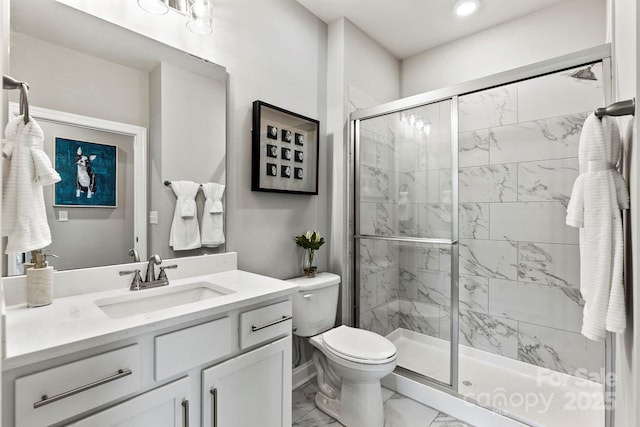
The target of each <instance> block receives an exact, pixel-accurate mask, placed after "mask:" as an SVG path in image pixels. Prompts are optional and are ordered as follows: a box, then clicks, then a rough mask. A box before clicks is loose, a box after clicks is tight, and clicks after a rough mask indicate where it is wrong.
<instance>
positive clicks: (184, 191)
mask: <svg viewBox="0 0 640 427" xmlns="http://www.w3.org/2000/svg"><path fill="white" fill-rule="evenodd" d="M171 189H172V190H173V193H174V194H175V195H176V197H177V200H176V208H175V210H174V213H173V222H172V223H171V232H170V233H169V246H171V247H173V250H174V251H185V250H188V249H197V248H199V247H201V244H200V229H199V228H198V217H197V215H196V200H195V199H196V195H197V194H198V190H199V189H200V185H198V184H197V183H195V182H191V181H171Z"/></svg>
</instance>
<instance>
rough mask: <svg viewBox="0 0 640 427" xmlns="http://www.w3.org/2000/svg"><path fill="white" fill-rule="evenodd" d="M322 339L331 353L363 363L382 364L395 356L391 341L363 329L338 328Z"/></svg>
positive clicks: (323, 335) (394, 348) (328, 332)
mask: <svg viewBox="0 0 640 427" xmlns="http://www.w3.org/2000/svg"><path fill="white" fill-rule="evenodd" d="M322 338H323V340H324V343H325V345H326V346H327V348H328V349H329V350H330V351H332V352H333V353H336V354H337V355H338V356H345V357H346V358H347V359H356V360H358V361H361V362H363V363H366V362H369V363H376V362H378V363H379V362H384V361H387V360H388V359H390V358H392V357H393V356H395V354H396V346H395V345H393V343H392V342H391V341H389V340H388V339H386V338H385V337H383V336H380V335H378V334H375V333H373V332H370V331H365V330H364V329H356V328H350V327H348V326H344V325H343V326H338V327H337V328H335V329H331V330H330V331H327V332H325V333H324V334H322Z"/></svg>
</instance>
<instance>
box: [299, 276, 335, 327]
mask: <svg viewBox="0 0 640 427" xmlns="http://www.w3.org/2000/svg"><path fill="white" fill-rule="evenodd" d="M288 281H290V282H294V283H295V284H296V285H298V286H299V288H298V292H296V293H295V294H293V333H294V335H298V336H301V337H310V336H313V335H318V334H319V333H322V332H324V331H328V330H329V329H331V328H333V326H334V324H335V321H336V310H337V309H338V293H339V290H340V276H338V275H337V274H332V273H318V274H316V276H315V277H305V276H303V277H296V278H293V279H289V280H288Z"/></svg>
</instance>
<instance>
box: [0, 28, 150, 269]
mask: <svg viewBox="0 0 640 427" xmlns="http://www.w3.org/2000/svg"><path fill="white" fill-rule="evenodd" d="M10 61H11V64H10V68H11V74H12V75H14V76H15V78H17V79H19V80H24V81H27V82H29V85H30V89H31V90H30V93H29V94H30V97H29V98H30V99H29V101H30V104H31V105H32V106H36V107H41V108H48V109H54V110H58V111H63V112H68V113H74V114H80V115H85V116H91V117H95V118H100V119H105V120H113V121H120V122H124V123H130V124H135V125H139V126H143V127H147V126H148V121H149V118H148V117H149V113H148V111H149V108H148V104H149V77H148V74H146V73H144V72H141V71H138V70H135V69H132V68H128V67H124V66H122V65H119V64H115V63H113V62H109V61H104V60H102V59H99V58H96V57H93V56H90V55H86V54H83V53H79V52H77V51H74V50H70V49H67V48H65V47H62V46H59V45H56V44H52V43H49V42H46V41H43V40H39V39H36V38H33V37H29V36H26V35H23V34H19V33H13V34H12V38H11V55H10ZM11 100H12V101H14V102H15V101H17V93H16V94H14V93H12V94H11ZM40 126H41V127H42V129H43V131H44V134H45V151H46V152H47V154H48V155H49V157H50V158H51V159H52V161H53V141H54V140H55V137H56V136H60V137H65V138H69V139H78V140H83V141H90V142H97V143H103V144H112V145H117V146H118V208H115V209H110V208H79V207H65V208H59V207H55V208H54V207H53V200H52V199H53V186H49V187H47V188H45V191H44V194H45V205H46V207H47V217H48V219H49V225H50V228H51V236H52V241H53V243H52V244H51V246H50V247H49V248H48V249H50V250H51V251H52V252H53V253H55V254H57V255H59V256H60V258H59V259H51V260H50V261H51V265H53V266H55V268H56V269H58V270H67V269H71V268H80V267H93V266H99V265H106V264H119V263H123V262H128V261H129V260H130V257H129V256H128V255H127V252H128V249H129V248H132V247H133V146H132V139H131V138H130V137H125V136H122V135H118V134H113V133H108V132H100V131H96V130H87V129H82V128H77V127H71V126H67V125H60V124H54V123H50V122H49V123H47V122H45V121H40ZM60 210H63V211H67V212H68V216H69V221H67V222H59V221H58V220H57V218H58V214H59V211H60Z"/></svg>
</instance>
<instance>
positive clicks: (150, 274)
mask: <svg viewBox="0 0 640 427" xmlns="http://www.w3.org/2000/svg"><path fill="white" fill-rule="evenodd" d="M160 264H162V258H160V255H158V254H154V255H151V257H150V258H149V263H148V264H147V273H146V274H145V275H144V281H145V282H146V283H149V282H155V280H156V267H155V266H156V265H160Z"/></svg>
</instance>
